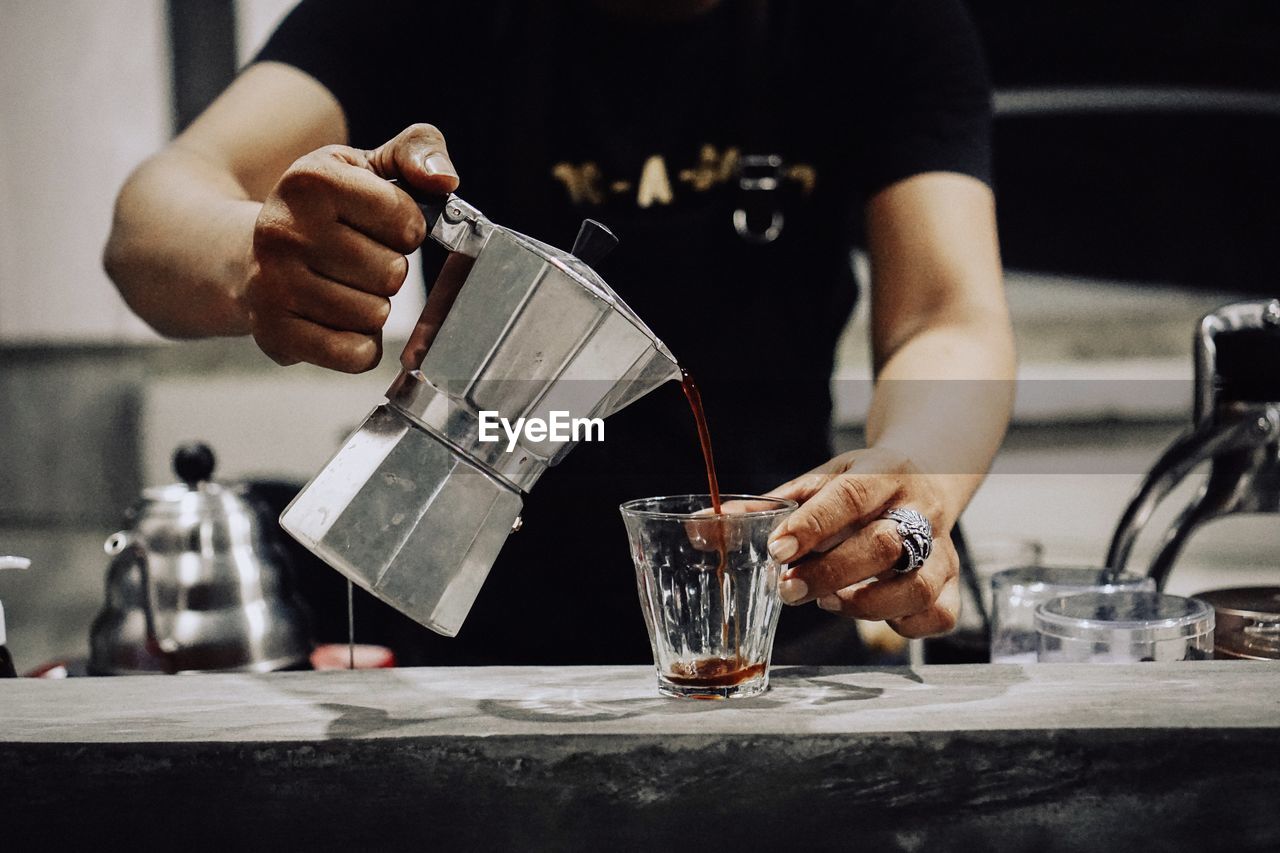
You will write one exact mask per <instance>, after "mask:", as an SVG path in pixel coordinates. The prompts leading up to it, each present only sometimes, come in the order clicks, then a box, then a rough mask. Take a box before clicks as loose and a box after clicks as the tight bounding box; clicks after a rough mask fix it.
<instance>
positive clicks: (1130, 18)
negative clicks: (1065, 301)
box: [169, 0, 1280, 293]
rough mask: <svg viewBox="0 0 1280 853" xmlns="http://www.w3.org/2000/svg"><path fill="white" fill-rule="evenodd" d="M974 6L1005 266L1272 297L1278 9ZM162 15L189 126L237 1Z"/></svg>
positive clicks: (1278, 138) (1236, 2)
mask: <svg viewBox="0 0 1280 853" xmlns="http://www.w3.org/2000/svg"><path fill="white" fill-rule="evenodd" d="M906 1H907V0H896V2H906ZM423 2H429V0H423ZM968 2H969V6H970V9H971V11H972V14H973V16H974V20H975V22H976V23H977V25H978V28H979V31H980V32H981V34H982V37H983V40H984V42H985V44H986V49H987V54H988V59H989V64H990V68H991V73H992V78H993V81H994V83H995V87H996V91H997V98H996V106H997V121H996V137H995V155H996V172H995V174H996V191H997V198H998V203H999V208H1000V222H1001V239H1002V246H1003V250H1004V254H1005V261H1006V264H1007V265H1008V266H1009V267H1011V268H1013V269H1023V270H1034V271H1042V272H1056V273H1063V274H1068V275H1074V276H1084V277H1090V278H1101V279H1111V280H1121V281H1126V282H1149V283H1172V284H1183V285H1192V286H1195V287H1200V288H1204V289H1209V290H1226V291H1236V292H1242V291H1246V292H1257V293H1269V292H1275V290H1276V289H1277V282H1276V273H1275V269H1276V266H1277V263H1276V261H1277V249H1276V245H1277V234H1280V172H1278V171H1277V168H1276V158H1277V152H1280V2H1275V0H1112V2H1100V0H1031V2H1009V0H968ZM169 10H170V38H171V43H172V48H173V60H174V62H173V72H174V87H173V91H174V125H175V127H177V128H182V127H185V126H186V124H187V123H188V122H189V121H190V120H191V118H193V117H194V116H195V115H197V114H198V113H199V111H200V110H201V109H202V108H203V107H204V105H205V104H206V103H207V102H208V101H209V100H210V99H212V97H213V96H214V95H215V94H216V93H217V92H218V91H219V90H221V88H222V87H223V86H225V85H226V83H227V82H228V81H229V80H230V78H231V75H232V74H233V73H234V70H235V69H234V65H235V60H234V56H235V44H234V31H235V28H234V14H235V9H234V3H233V2H232V0H169ZM1082 90H1084V94H1086V95H1088V97H1086V98H1085V99H1084V103H1083V104H1081V103H1078V102H1077V103H1075V104H1074V105H1072V104H1069V103H1064V102H1065V101H1066V100H1068V99H1070V97H1071V96H1072V95H1073V94H1075V95H1079V94H1081V93H1082ZM1100 96H1101V97H1100Z"/></svg>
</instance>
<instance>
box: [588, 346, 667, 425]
mask: <svg viewBox="0 0 1280 853" xmlns="http://www.w3.org/2000/svg"><path fill="white" fill-rule="evenodd" d="M679 378H680V365H679V363H677V362H676V357H675V356H674V355H672V354H671V350H669V349H667V347H666V345H665V344H663V343H662V341H660V340H658V339H657V338H654V339H653V341H652V346H651V347H649V348H648V349H647V350H646V351H645V352H644V353H643V354H641V356H640V357H639V358H638V359H636V361H635V363H634V364H632V365H631V367H630V369H628V370H627V372H626V373H625V374H624V375H623V376H622V377H621V378H620V379H619V380H618V383H617V384H616V385H615V386H614V388H613V390H612V392H611V393H610V394H608V395H607V396H606V397H605V399H604V400H602V401H601V403H600V406H599V413H600V416H601V417H608V416H609V415H612V414H613V413H614V412H618V411H621V410H622V409H625V408H626V407H627V406H629V405H631V404H632V403H634V402H635V401H636V400H639V399H640V398H641V397H643V396H644V395H645V394H648V393H649V392H650V391H653V390H655V389H656V388H658V387H659V386H660V385H664V384H666V383H667V382H670V381H671V380H673V379H676V380H678V379H679Z"/></svg>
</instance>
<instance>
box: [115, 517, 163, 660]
mask: <svg viewBox="0 0 1280 853" xmlns="http://www.w3.org/2000/svg"><path fill="white" fill-rule="evenodd" d="M102 549H103V550H104V551H106V552H107V554H108V555H110V556H113V557H115V556H119V555H121V554H126V552H127V554H126V556H127V558H128V559H129V562H130V564H131V565H133V566H136V567H137V569H138V576H139V580H140V582H141V584H142V620H143V625H144V626H145V628H144V630H145V631H146V635H147V639H146V644H147V652H148V653H149V654H151V655H152V656H153V657H154V658H155V659H156V660H158V661H160V665H161V667H163V671H164V672H166V673H168V674H170V675H172V674H173V673H175V672H177V669H176V667H175V666H174V661H173V654H174V653H175V652H176V651H177V650H178V644H177V643H176V642H174V641H173V640H172V639H165V640H162V639H160V633H159V631H158V629H157V628H156V609H157V608H156V591H155V584H153V583H152V582H151V567H150V566H149V565H148V562H147V552H146V550H145V549H143V547H142V546H141V545H139V544H138V543H137V541H136V540H135V539H134V537H133V535H132V534H130V533H129V532H127V531H124V530H119V531H117V532H115V533H113V534H111V535H110V536H109V537H107V541H106V542H105V543H103V546H102Z"/></svg>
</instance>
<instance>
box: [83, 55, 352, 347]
mask: <svg viewBox="0 0 1280 853" xmlns="http://www.w3.org/2000/svg"><path fill="white" fill-rule="evenodd" d="M346 141H347V126H346V121H345V119H344V118H343V114H342V109H341V108H340V107H339V106H338V102H337V101H336V100H334V97H333V95H331V94H330V93H329V91H328V90H327V89H325V88H324V87H323V86H321V85H320V84H319V83H317V82H316V81H315V80H313V79H312V78H311V77H309V76H307V75H306V74H303V73H302V72H301V71H298V70H296V69H294V68H291V67H290V66H287V65H280V64H275V63H266V64H262V65H255V66H253V67H251V68H249V69H247V70H246V71H245V72H244V74H242V75H241V76H240V77H239V79H237V80H236V81H235V82H234V83H233V84H232V85H231V87H230V88H228V89H227V91H226V92H224V93H223V94H222V95H221V96H220V97H219V98H218V99H217V100H216V101H215V102H214V103H213V104H212V105H211V106H210V107H209V109H208V110H206V111H205V112H204V113H203V114H202V115H201V116H200V117H199V118H198V119H197V120H196V121H195V122H193V123H192V125H191V126H190V127H189V128H188V129H187V130H185V131H184V132H183V133H182V134H181V135H180V136H178V137H177V138H176V139H175V140H173V142H171V143H170V144H169V145H168V146H166V147H165V148H164V149H163V150H162V151H160V152H159V153H158V154H156V155H155V156H153V157H151V158H150V159H148V160H147V161H146V162H144V163H143V164H142V165H141V166H139V167H138V168H137V170H135V171H134V173H133V174H132V175H131V176H130V177H129V180H128V181H127V182H126V183H125V185H124V188H123V189H122V190H121V191H120V196H119V198H118V199H117V201H116V210H115V219H114V221H113V223H112V228H111V237H110V239H109V241H108V243H107V248H106V252H105V255H104V263H105V266H106V268H107V272H108V273H109V274H110V276H111V278H112V280H113V281H115V283H116V286H117V287H118V288H119V289H120V293H121V295H122V296H124V298H125V301H126V302H128V303H129V307H131V308H132V309H133V310H134V311H135V312H136V313H137V314H138V316H140V317H142V319H143V320H146V321H147V322H148V323H149V324H150V325H151V326H152V327H154V328H155V329H156V331H158V332H160V333H161V334H164V335H170V336H173V337H206V336H211V335H245V334H248V333H249V316H248V306H247V304H246V302H245V288H246V285H247V284H248V281H249V274H250V268H251V263H252V254H253V229H254V223H255V222H256V221H257V219H258V214H259V212H260V211H261V210H262V202H263V200H264V199H265V198H266V196H267V193H268V192H270V190H271V188H272V187H273V186H274V185H275V183H276V181H277V180H279V178H280V176H281V175H282V174H283V173H284V171H285V169H287V168H288V167H289V164H290V163H292V162H293V161H295V160H297V159H298V158H299V157H302V156H303V155H304V154H306V153H308V152H310V151H314V150H315V149H317V148H320V147H322V146H324V145H329V144H345V143H346Z"/></svg>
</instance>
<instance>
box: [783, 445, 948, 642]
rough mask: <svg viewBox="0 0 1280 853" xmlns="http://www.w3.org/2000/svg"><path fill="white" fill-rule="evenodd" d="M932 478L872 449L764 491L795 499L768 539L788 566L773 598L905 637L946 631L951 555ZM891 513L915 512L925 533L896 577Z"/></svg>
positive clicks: (899, 549) (896, 541)
mask: <svg viewBox="0 0 1280 853" xmlns="http://www.w3.org/2000/svg"><path fill="white" fill-rule="evenodd" d="M933 480H934V478H933V477H931V476H929V475H927V474H923V473H921V472H920V471H919V470H918V469H917V468H916V466H915V465H913V464H912V463H911V460H909V459H907V458H906V457H904V456H902V455H901V454H898V453H896V452H893V451H890V450H884V449H876V448H871V449H867V450H855V451H852V452H850V453H845V454H842V455H840V456H837V457H836V458H835V459H832V460H831V461H830V462H828V463H826V464H825V465H822V466H820V467H818V468H815V469H814V470H812V471H810V472H809V473H807V474H804V475H802V476H800V477H797V478H796V479H794V480H791V481H790V482H788V483H785V484H783V485H781V486H779V487H778V488H776V489H774V490H773V491H771V492H769V494H770V495H772V496H775V497H782V498H790V499H792V500H794V501H798V502H799V503H800V508H799V509H797V510H796V511H795V512H794V513H792V514H791V516H790V517H788V518H787V520H786V521H784V522H783V523H782V524H780V525H778V529H777V530H775V531H773V534H772V535H771V536H770V537H769V551H770V553H771V554H773V556H774V557H775V558H776V559H777V560H779V561H780V562H785V563H789V564H790V565H789V567H788V568H787V570H786V571H785V572H783V574H782V577H781V582H780V583H779V585H778V592H779V594H780V595H781V596H782V600H783V601H784V602H786V603H787V604H793V605H794V604H805V603H807V602H810V601H817V603H818V606H819V607H821V608H822V609H824V610H829V611H831V612H832V613H835V614H837V615H840V616H845V617H848V618H852V619H867V620H884V621H886V622H888V623H889V625H890V627H892V628H893V629H894V630H895V631H897V632H898V633H899V634H901V635H902V636H904V637H911V638H916V637H928V636H933V635H936V634H945V633H947V632H948V631H950V630H952V629H953V628H954V627H955V624H956V619H957V618H958V616H959V612H960V586H959V565H960V561H959V557H958V556H957V554H956V550H955V547H954V546H953V545H952V544H951V538H950V536H949V533H950V530H951V525H952V522H953V521H954V519H950V518H944V517H943V507H942V502H941V499H940V497H939V490H938V488H937V487H936V486H935V484H934V482H933ZM891 509H914V510H916V511H917V512H919V513H920V514H921V515H923V516H924V517H925V518H926V519H928V520H929V523H930V524H931V525H932V527H933V534H934V541H933V552H932V554H930V556H929V558H928V559H927V560H925V562H924V565H923V566H921V567H920V568H919V569H916V570H915V571H911V572H907V573H905V574H903V573H899V572H897V571H895V565H897V564H899V561H900V560H901V558H902V555H903V546H902V538H901V537H900V536H899V535H898V529H897V528H898V522H896V521H894V520H892V519H888V518H885V517H884V514H885V513H886V512H888V511H889V510H891Z"/></svg>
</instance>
